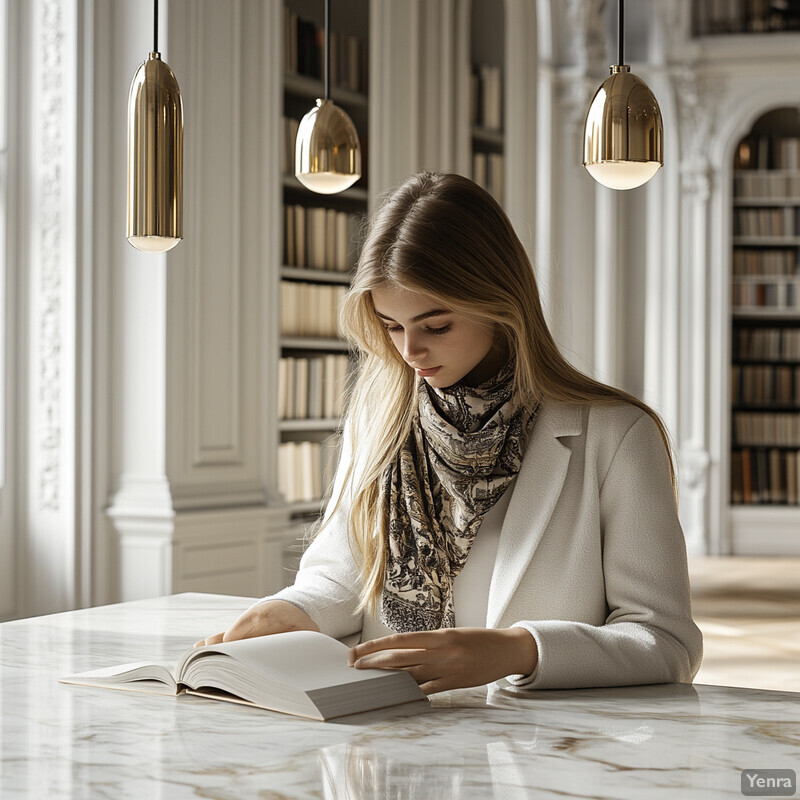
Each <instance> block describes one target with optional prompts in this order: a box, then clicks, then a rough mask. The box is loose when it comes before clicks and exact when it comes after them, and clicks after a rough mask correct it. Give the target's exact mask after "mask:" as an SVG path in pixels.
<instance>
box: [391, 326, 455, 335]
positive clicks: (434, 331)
mask: <svg viewBox="0 0 800 800" xmlns="http://www.w3.org/2000/svg"><path fill="white" fill-rule="evenodd" d="M383 327H384V328H386V330H387V331H389V333H400V332H401V331H402V330H403V326H402V325H384V326H383ZM449 330H450V325H444V326H442V327H441V328H425V333H432V334H434V336H438V335H440V334H442V333H447V332H448V331H449Z"/></svg>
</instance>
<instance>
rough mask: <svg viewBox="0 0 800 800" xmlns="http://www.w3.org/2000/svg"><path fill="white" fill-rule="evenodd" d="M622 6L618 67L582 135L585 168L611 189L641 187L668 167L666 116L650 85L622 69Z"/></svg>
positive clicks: (591, 109)
mask: <svg viewBox="0 0 800 800" xmlns="http://www.w3.org/2000/svg"><path fill="white" fill-rule="evenodd" d="M622 20H623V0H619V64H616V65H614V66H612V67H611V68H610V70H611V77H609V78H606V80H605V81H604V82H603V84H602V85H601V86H600V88H599V89H598V90H597V92H596V93H595V96H594V99H593V100H592V103H591V105H590V106H589V113H588V114H587V115H586V125H585V127H584V133H583V165H584V166H585V167H586V169H587V170H588V171H589V174H590V175H591V176H592V177H593V178H594V179H595V180H596V181H597V182H598V183H601V184H603V186H607V187H609V188H610V189H633V188H635V187H637V186H641V185H642V184H644V183H647V181H649V180H650V178H652V177H653V175H655V174H656V172H658V170H659V168H660V167H662V166H663V165H664V129H663V125H662V122H661V110H660V109H659V107H658V102H657V101H656V98H655V97H654V96H653V93H652V92H651V91H650V89H649V88H648V86H647V84H646V83H645V82H644V81H643V80H642V79H641V78H637V77H636V75H633V74H631V68H630V67H629V66H627V65H626V64H624V63H623V57H622V41H623V22H622Z"/></svg>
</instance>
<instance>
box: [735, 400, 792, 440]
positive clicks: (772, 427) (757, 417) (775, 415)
mask: <svg viewBox="0 0 800 800" xmlns="http://www.w3.org/2000/svg"><path fill="white" fill-rule="evenodd" d="M733 428H734V438H735V444H736V445H740V446H753V447H767V446H772V445H775V446H778V447H800V409H798V411H785V412H784V411H737V412H734V414H733Z"/></svg>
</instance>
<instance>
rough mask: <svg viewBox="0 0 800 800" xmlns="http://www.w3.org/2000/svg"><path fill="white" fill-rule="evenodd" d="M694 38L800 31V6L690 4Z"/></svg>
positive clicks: (753, 0) (717, 0) (734, 1)
mask: <svg viewBox="0 0 800 800" xmlns="http://www.w3.org/2000/svg"><path fill="white" fill-rule="evenodd" d="M692 11H693V19H692V27H693V30H694V33H695V35H696V36H719V35H726V34H728V35H730V34H742V33H782V32H786V31H800V6H798V4H797V3H789V2H787V3H776V2H771V0H747V2H742V0H713V2H702V3H693V4H692Z"/></svg>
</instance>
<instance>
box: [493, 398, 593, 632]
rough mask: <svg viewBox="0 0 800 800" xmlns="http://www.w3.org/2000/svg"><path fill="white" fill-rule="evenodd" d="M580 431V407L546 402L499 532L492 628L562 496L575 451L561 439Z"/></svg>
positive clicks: (520, 577)
mask: <svg viewBox="0 0 800 800" xmlns="http://www.w3.org/2000/svg"><path fill="white" fill-rule="evenodd" d="M581 431H582V423H581V408H580V406H573V405H567V404H562V403H548V402H543V403H542V408H541V409H540V412H539V418H538V419H537V420H536V424H535V425H534V427H533V432H532V434H531V439H530V442H529V444H528V449H527V451H526V453H525V457H524V459H523V461H522V467H521V468H520V471H519V474H518V475H517V479H516V485H515V486H514V488H513V492H514V493H513V494H512V496H511V501H510V503H509V506H508V511H507V512H506V517H505V520H504V521H503V527H502V530H501V532H500V541H499V542H498V546H497V558H496V560H495V566H494V571H493V572H492V580H491V584H490V587H489V601H488V607H487V615H486V616H487V619H486V624H487V626H488V627H495V626H496V625H497V624H498V622H499V620H500V618H501V617H502V615H503V612H504V611H505V610H506V608H507V606H508V604H509V602H510V600H511V598H512V597H513V595H514V592H515V591H516V590H517V586H519V582H520V580H521V579H522V575H523V574H524V572H525V570H526V569H527V567H528V564H529V562H530V560H531V558H532V557H533V554H534V552H535V551H536V548H537V546H538V544H539V541H540V540H541V538H542V535H543V534H544V531H545V529H546V528H547V524H548V522H549V521H550V517H551V516H552V515H553V510H554V509H555V507H556V503H557V502H558V498H559V496H560V495H561V490H562V488H563V486H564V480H565V479H566V477H567V468H568V467H569V460H570V455H571V452H572V451H571V450H570V449H569V448H568V447H567V446H566V445H565V444H563V443H562V442H561V441H560V437H562V436H577V435H578V434H580V433H581Z"/></svg>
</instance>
